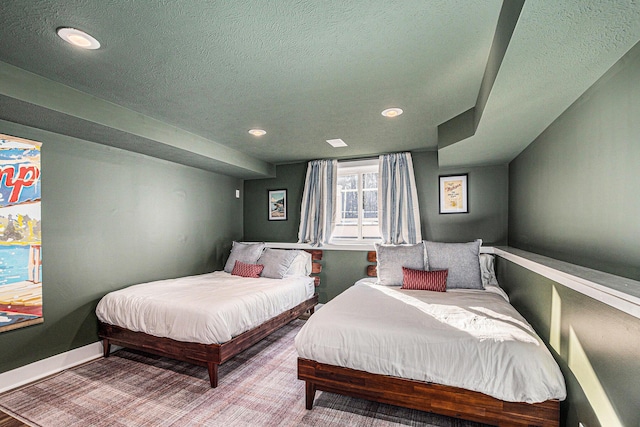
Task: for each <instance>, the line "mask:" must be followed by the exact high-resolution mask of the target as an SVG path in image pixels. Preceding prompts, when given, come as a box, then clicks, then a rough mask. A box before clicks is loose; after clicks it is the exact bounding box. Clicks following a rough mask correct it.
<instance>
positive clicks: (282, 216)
mask: <svg viewBox="0 0 640 427" xmlns="http://www.w3.org/2000/svg"><path fill="white" fill-rule="evenodd" d="M286 220H287V190H269V221H286Z"/></svg>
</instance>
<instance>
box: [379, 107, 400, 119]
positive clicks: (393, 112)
mask: <svg viewBox="0 0 640 427" xmlns="http://www.w3.org/2000/svg"><path fill="white" fill-rule="evenodd" d="M381 114H382V115H383V116H385V117H398V116H399V115H400V114H402V109H401V108H387V109H386V110H384V111H383V112H382V113H381Z"/></svg>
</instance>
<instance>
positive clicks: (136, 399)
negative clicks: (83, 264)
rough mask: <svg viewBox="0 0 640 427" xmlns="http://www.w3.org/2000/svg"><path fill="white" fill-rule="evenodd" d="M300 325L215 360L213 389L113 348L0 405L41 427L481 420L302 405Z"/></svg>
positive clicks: (196, 374)
mask: <svg viewBox="0 0 640 427" xmlns="http://www.w3.org/2000/svg"><path fill="white" fill-rule="evenodd" d="M302 325H303V321H301V320H296V321H294V322H292V323H290V324H289V325H287V326H285V327H283V328H282V329H280V330H279V331H277V332H275V333H274V334H272V335H271V336H269V337H267V338H265V339H264V340H262V341H261V342H260V343H258V344H256V345H255V346H253V347H252V348H250V349H249V350H247V351H245V352H243V353H241V354H240V355H238V356H236V357H235V358H233V359H231V360H229V361H228V362H226V363H224V364H222V365H220V368H219V374H220V376H219V385H218V388H216V389H212V388H210V387H209V378H208V375H207V369H206V368H204V367H200V366H195V365H191V364H188V363H183V362H178V361H175V360H170V359H167V358H163V357H156V356H150V355H147V354H143V353H137V352H134V351H129V350H120V351H118V352H116V353H114V354H113V355H111V357H109V358H107V359H104V358H102V359H98V360H96V361H93V362H90V363H88V364H86V365H83V366H79V367H76V368H73V369H70V370H67V371H64V372H62V373H60V374H57V375H55V376H53V377H49V378H47V379H45V380H42V381H40V382H37V383H34V384H31V385H28V386H25V387H22V388H20V389H18V390H14V391H11V392H8V393H5V394H3V395H1V396H0V409H2V410H4V411H5V412H7V413H9V414H11V415H13V416H15V417H16V418H18V419H20V420H22V421H23V422H25V423H27V424H29V425H33V426H41V427H50V426H53V427H58V426H65V427H69V426H109V427H113V426H154V427H155V426H225V427H229V426H322V427H329V426H341V427H342V426H439V427H472V426H473V427H477V426H481V424H477V423H472V422H467V421H460V420H456V419H453V418H448V417H442V416H438V415H433V414H428V413H425V412H420V411H414V410H409V409H404V408H398V407H395V406H390V405H384V404H378V403H373V402H369V401H365V400H361V399H355V398H350V397H345V396H340V395H336V394H332V393H326V392H317V393H316V400H315V403H314V407H313V410H311V411H308V410H306V409H305V407H304V383H303V382H302V381H299V380H298V379H297V376H296V361H297V353H296V350H295V348H294V345H293V339H294V337H295V335H296V333H297V332H298V330H299V329H300V327H301V326H302Z"/></svg>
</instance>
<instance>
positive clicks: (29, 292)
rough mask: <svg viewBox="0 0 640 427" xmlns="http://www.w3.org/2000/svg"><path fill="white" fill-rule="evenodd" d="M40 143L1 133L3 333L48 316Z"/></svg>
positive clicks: (0, 291)
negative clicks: (44, 298) (44, 312)
mask: <svg viewBox="0 0 640 427" xmlns="http://www.w3.org/2000/svg"><path fill="white" fill-rule="evenodd" d="M40 147H41V144H40V143H39V142H36V141H30V140H27V139H22V138H16V137H13V136H9V135H2V134H0V332H3V331H9V330H12V329H17V328H21V327H24V326H29V325H33V324H36V323H42V322H43V320H44V319H43V317H42V280H41V278H42V254H41V248H40V244H41V237H40V236H41V229H42V223H41V220H40V200H41V197H40Z"/></svg>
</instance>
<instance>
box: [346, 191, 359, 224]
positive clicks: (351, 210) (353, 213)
mask: <svg viewBox="0 0 640 427" xmlns="http://www.w3.org/2000/svg"><path fill="white" fill-rule="evenodd" d="M342 218H356V219H357V218H358V191H357V190H352V191H344V192H343V193H342Z"/></svg>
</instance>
